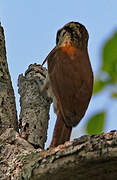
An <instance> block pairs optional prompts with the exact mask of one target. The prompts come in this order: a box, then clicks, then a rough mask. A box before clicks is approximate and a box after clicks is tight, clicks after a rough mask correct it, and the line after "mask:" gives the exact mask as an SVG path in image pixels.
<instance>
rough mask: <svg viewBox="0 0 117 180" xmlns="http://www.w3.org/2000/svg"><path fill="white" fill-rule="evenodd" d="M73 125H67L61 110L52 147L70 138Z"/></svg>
mask: <svg viewBox="0 0 117 180" xmlns="http://www.w3.org/2000/svg"><path fill="white" fill-rule="evenodd" d="M71 131H72V127H67V126H66V125H65V123H64V119H63V116H62V114H61V113H60V112H59V114H58V116H57V120H56V124H55V128H54V133H53V138H52V142H51V144H50V147H56V146H58V145H60V144H64V143H65V142H66V141H69V140H70V135H71Z"/></svg>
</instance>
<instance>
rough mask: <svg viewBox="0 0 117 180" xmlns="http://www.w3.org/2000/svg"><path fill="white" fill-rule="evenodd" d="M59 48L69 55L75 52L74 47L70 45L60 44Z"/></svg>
mask: <svg viewBox="0 0 117 180" xmlns="http://www.w3.org/2000/svg"><path fill="white" fill-rule="evenodd" d="M60 48H61V50H62V51H64V52H66V53H67V54H68V55H70V56H72V55H74V53H75V48H74V47H73V46H71V45H66V46H61V47H60Z"/></svg>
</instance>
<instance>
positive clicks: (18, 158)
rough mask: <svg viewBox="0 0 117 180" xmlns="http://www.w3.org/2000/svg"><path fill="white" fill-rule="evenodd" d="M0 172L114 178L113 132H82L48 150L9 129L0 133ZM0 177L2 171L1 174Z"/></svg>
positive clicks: (64, 179) (34, 178)
mask: <svg viewBox="0 0 117 180" xmlns="http://www.w3.org/2000/svg"><path fill="white" fill-rule="evenodd" d="M0 148H1V159H3V161H1V162H0V167H1V174H2V173H3V171H4V172H6V177H4V178H8V179H16V180H21V179H22V180H23V179H31V180H38V179H39V180H48V179H51V180H55V179H56V180H68V179H69V180H77V179H78V180H84V179H87V180H90V179H92V180H103V179H105V180H111V179H112V180H115V179H116V178H117V172H116V166H117V132H110V133H105V134H104V133H103V134H101V135H94V136H83V137H81V138H79V139H75V140H74V141H73V142H66V143H65V144H64V145H60V146H58V147H56V148H54V149H50V150H46V151H44V150H39V149H38V150H36V149H34V148H33V146H31V145H30V144H29V143H28V142H27V141H26V140H24V139H22V138H21V137H20V136H19V134H18V133H16V132H15V131H14V130H13V129H8V130H7V131H6V132H5V133H4V134H2V135H1V137H0ZM1 177H2V175H1Z"/></svg>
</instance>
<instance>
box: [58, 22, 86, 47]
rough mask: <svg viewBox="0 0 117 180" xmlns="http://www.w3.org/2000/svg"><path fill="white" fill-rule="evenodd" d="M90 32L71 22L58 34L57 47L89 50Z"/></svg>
mask: <svg viewBox="0 0 117 180" xmlns="http://www.w3.org/2000/svg"><path fill="white" fill-rule="evenodd" d="M88 38H89V35H88V31H87V30H86V28H85V26H83V25H82V24H80V23H78V22H70V23H68V24H66V25H64V26H63V27H62V28H61V29H59V30H58V32H57V37H56V46H64V45H74V46H76V47H79V48H81V49H82V48H87V43H88Z"/></svg>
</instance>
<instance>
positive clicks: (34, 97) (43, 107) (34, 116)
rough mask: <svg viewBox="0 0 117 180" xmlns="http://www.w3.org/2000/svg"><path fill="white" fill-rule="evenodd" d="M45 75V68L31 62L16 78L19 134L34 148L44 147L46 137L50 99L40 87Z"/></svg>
mask: <svg viewBox="0 0 117 180" xmlns="http://www.w3.org/2000/svg"><path fill="white" fill-rule="evenodd" d="M46 75H47V70H46V68H44V67H42V66H41V65H37V64H32V65H30V66H29V67H28V69H27V71H26V72H25V76H23V75H22V74H21V75H19V78H18V86H19V94H20V96H21V97H20V106H21V113H20V120H19V122H20V129H21V136H22V137H23V138H24V139H26V140H27V141H28V142H29V143H31V144H33V146H34V147H35V148H39V147H41V148H44V144H45V142H46V139H47V128H48V120H49V110H50V105H51V103H52V99H51V98H49V97H48V95H47V93H46V94H44V95H42V93H40V89H41V87H42V86H43V84H44V80H45V78H46Z"/></svg>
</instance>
